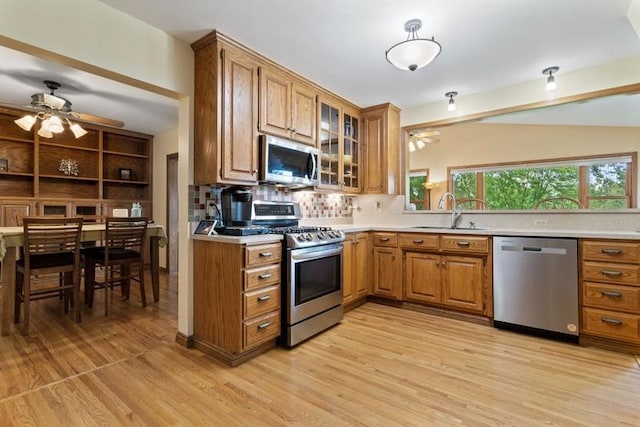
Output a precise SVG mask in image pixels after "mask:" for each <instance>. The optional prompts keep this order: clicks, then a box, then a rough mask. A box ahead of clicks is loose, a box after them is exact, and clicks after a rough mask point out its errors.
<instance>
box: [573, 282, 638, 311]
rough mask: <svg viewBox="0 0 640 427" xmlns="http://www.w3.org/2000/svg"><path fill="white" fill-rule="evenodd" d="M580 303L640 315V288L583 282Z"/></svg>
mask: <svg viewBox="0 0 640 427" xmlns="http://www.w3.org/2000/svg"><path fill="white" fill-rule="evenodd" d="M582 302H583V304H584V305H589V306H592V307H602V308H611V309H614V310H622V311H631V312H634V313H640V288H638V287H635V286H634V287H631V286H617V285H609V284H606V283H591V282H585V283H584V285H583V294H582Z"/></svg>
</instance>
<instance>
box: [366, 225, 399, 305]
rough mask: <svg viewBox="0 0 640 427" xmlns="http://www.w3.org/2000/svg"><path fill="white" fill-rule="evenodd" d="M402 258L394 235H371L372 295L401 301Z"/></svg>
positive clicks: (377, 233) (378, 233)
mask: <svg viewBox="0 0 640 427" xmlns="http://www.w3.org/2000/svg"><path fill="white" fill-rule="evenodd" d="M401 261H402V256H401V252H400V250H399V248H398V247H397V234H396V233H381V232H375V233H373V295H376V296H380V297H384V298H389V299H394V300H401V299H402V294H403V292H402V273H401V268H402V265H401Z"/></svg>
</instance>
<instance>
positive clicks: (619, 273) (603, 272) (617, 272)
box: [582, 261, 640, 286]
mask: <svg viewBox="0 0 640 427" xmlns="http://www.w3.org/2000/svg"><path fill="white" fill-rule="evenodd" d="M639 270H640V266H637V265H631V264H613V263H604V262H591V261H584V262H583V263H582V277H583V278H584V279H585V280H593V281H596V282H611V283H628V284H630V285H636V286H637V283H638V282H639V280H638V279H639V278H638V276H639V274H638V271H639Z"/></svg>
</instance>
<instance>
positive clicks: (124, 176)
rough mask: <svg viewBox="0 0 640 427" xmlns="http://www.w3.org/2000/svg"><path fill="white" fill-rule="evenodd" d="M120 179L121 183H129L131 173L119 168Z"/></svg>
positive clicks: (128, 170)
mask: <svg viewBox="0 0 640 427" xmlns="http://www.w3.org/2000/svg"><path fill="white" fill-rule="evenodd" d="M120 179H121V180H123V181H130V180H132V179H133V172H132V171H131V169H124V168H120Z"/></svg>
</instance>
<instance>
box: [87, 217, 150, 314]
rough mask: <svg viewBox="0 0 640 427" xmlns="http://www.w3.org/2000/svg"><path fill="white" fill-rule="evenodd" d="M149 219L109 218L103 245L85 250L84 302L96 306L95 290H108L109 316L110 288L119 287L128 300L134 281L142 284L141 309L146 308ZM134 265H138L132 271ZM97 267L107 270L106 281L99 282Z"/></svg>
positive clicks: (107, 306) (105, 301) (105, 311)
mask: <svg viewBox="0 0 640 427" xmlns="http://www.w3.org/2000/svg"><path fill="white" fill-rule="evenodd" d="M147 222H148V219H147V218H143V217H137V218H120V217H108V218H107V219H106V231H105V238H104V242H105V245H104V246H96V247H93V248H84V249H83V250H82V256H83V258H84V291H85V301H86V303H87V304H88V305H89V307H91V306H92V305H93V293H94V290H95V289H96V288H98V289H104V290H105V297H104V315H105V316H107V315H108V314H109V295H110V292H108V290H109V289H113V288H114V287H116V286H120V288H121V291H122V295H123V296H124V297H125V299H129V287H130V286H129V285H130V282H131V280H135V281H137V282H138V283H140V298H141V299H142V306H143V307H146V305H147V298H146V295H145V291H144V246H145V240H146V239H145V237H146V234H147ZM132 265H137V268H136V269H132V268H131V266H132ZM96 266H102V267H104V280H103V281H102V282H99V281H97V280H96Z"/></svg>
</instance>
